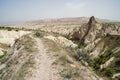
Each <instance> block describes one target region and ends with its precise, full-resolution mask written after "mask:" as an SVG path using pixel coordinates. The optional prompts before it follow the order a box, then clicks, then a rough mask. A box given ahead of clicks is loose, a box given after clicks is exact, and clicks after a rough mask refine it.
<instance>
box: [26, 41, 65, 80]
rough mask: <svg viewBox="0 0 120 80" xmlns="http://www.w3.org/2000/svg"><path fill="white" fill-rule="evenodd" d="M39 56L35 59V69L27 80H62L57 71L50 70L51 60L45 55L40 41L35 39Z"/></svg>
mask: <svg viewBox="0 0 120 80" xmlns="http://www.w3.org/2000/svg"><path fill="white" fill-rule="evenodd" d="M36 41H37V45H38V49H39V54H38V55H37V56H36V57H35V60H36V64H35V69H34V70H32V75H31V76H30V77H29V78H27V80H63V79H62V78H61V76H60V75H59V74H58V71H57V70H55V69H54V68H52V62H53V61H54V59H52V58H51V57H50V56H49V55H48V54H47V53H46V49H45V47H44V45H43V43H42V40H40V39H36Z"/></svg>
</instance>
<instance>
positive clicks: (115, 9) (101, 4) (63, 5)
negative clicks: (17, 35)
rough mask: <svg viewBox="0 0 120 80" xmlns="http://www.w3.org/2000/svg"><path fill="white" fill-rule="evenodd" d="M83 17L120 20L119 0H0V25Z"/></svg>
mask: <svg viewBox="0 0 120 80" xmlns="http://www.w3.org/2000/svg"><path fill="white" fill-rule="evenodd" d="M83 16H84V17H90V16H95V17H98V18H103V19H111V20H120V0H0V24H3V23H7V22H23V21H33V20H40V19H50V18H65V17H83Z"/></svg>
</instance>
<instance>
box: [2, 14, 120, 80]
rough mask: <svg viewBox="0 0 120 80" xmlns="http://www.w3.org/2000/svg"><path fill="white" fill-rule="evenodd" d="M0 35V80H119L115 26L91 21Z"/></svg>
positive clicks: (119, 39) (32, 26) (28, 26)
mask: <svg viewBox="0 0 120 80" xmlns="http://www.w3.org/2000/svg"><path fill="white" fill-rule="evenodd" d="M0 29H1V30H0V33H1V34H0V53H1V54H0V80H119V79H120V22H109V20H101V19H95V17H94V16H92V17H90V19H88V18H85V17H83V18H63V19H56V20H55V19H54V20H41V21H34V22H28V23H25V24H23V25H18V26H10V27H1V28H0Z"/></svg>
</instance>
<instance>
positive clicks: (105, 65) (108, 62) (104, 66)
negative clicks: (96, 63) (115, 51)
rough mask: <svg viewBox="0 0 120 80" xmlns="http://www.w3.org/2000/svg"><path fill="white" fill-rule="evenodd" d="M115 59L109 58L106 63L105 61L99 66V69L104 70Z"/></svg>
mask: <svg viewBox="0 0 120 80" xmlns="http://www.w3.org/2000/svg"><path fill="white" fill-rule="evenodd" d="M114 59H115V57H111V58H110V59H109V60H108V61H106V62H105V63H104V64H102V65H100V68H101V69H103V68H106V67H108V66H109V65H110V64H111V62H112V61H114Z"/></svg>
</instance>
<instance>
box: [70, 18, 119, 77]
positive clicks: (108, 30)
mask: <svg viewBox="0 0 120 80" xmlns="http://www.w3.org/2000/svg"><path fill="white" fill-rule="evenodd" d="M71 37H72V39H73V40H79V44H80V46H82V45H83V48H82V51H85V52H86V53H87V54H88V57H89V58H90V59H89V60H87V62H88V63H89V64H90V66H92V67H93V68H94V69H96V70H97V71H98V72H99V73H102V76H103V75H105V76H107V77H109V78H112V77H113V76H114V74H116V73H117V74H118V73H120V70H119V68H120V67H119V65H118V64H119V59H120V58H119V55H120V43H119V42H120V24H119V23H98V22H96V20H95V18H94V17H93V16H92V17H91V18H90V20H89V22H88V23H86V24H84V25H82V26H81V27H80V28H79V29H78V30H77V31H75V32H73V33H72V34H71ZM117 56H118V57H117ZM117 65H118V66H117ZM117 77H119V75H117ZM114 79H116V78H115V77H114ZM118 79H120V78H118Z"/></svg>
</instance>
